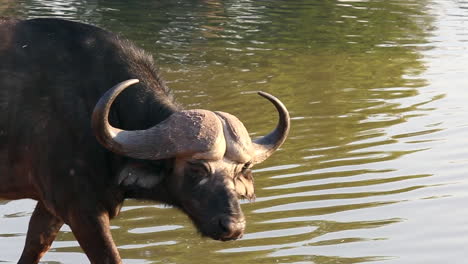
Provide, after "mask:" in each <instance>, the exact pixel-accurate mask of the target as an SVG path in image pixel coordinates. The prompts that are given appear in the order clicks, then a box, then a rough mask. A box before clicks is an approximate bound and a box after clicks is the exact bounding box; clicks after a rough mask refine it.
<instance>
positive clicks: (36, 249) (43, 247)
mask: <svg viewBox="0 0 468 264" xmlns="http://www.w3.org/2000/svg"><path fill="white" fill-rule="evenodd" d="M62 225H63V221H62V220H61V219H59V218H57V217H55V216H54V215H52V214H51V213H50V212H49V211H48V210H47V209H46V208H45V206H44V205H43V204H42V202H40V201H39V202H38V203H37V205H36V209H34V212H33V214H32V216H31V219H30V220H29V228H28V234H27V235H26V243H25V246H24V249H23V254H22V255H21V258H20V260H19V261H18V263H19V264H32V263H38V262H39V260H40V259H41V257H42V256H43V255H44V254H45V253H46V252H47V250H49V248H50V245H51V244H52V242H53V241H54V239H55V237H56V236H57V233H58V231H59V230H60V228H61V227H62Z"/></svg>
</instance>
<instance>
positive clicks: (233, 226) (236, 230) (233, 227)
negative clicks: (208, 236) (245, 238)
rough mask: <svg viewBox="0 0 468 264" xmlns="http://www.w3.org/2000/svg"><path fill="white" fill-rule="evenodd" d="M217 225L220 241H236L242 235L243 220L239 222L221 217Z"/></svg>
mask: <svg viewBox="0 0 468 264" xmlns="http://www.w3.org/2000/svg"><path fill="white" fill-rule="evenodd" d="M218 225H219V228H220V230H221V233H222V234H221V239H222V240H231V239H238V238H240V237H242V234H243V233H244V229H245V220H241V221H239V220H237V219H232V218H231V217H228V216H223V217H220V218H219V219H218Z"/></svg>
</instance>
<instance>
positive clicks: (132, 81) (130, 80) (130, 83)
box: [124, 79, 140, 85]
mask: <svg viewBox="0 0 468 264" xmlns="http://www.w3.org/2000/svg"><path fill="white" fill-rule="evenodd" d="M124 82H126V83H128V84H129V85H132V84H135V83H139V82H140V80H138V79H128V80H126V81H124Z"/></svg>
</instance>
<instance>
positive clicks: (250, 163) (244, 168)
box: [242, 161, 252, 172]
mask: <svg viewBox="0 0 468 264" xmlns="http://www.w3.org/2000/svg"><path fill="white" fill-rule="evenodd" d="M251 165H252V162H250V161H249V162H247V163H245V164H244V166H243V167H242V172H246V171H247V170H249V169H250V166H251Z"/></svg>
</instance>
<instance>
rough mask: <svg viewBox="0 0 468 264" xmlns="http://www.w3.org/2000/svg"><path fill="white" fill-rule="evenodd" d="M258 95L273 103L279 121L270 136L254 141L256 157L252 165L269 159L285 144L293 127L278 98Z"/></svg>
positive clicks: (286, 111)
mask: <svg viewBox="0 0 468 264" xmlns="http://www.w3.org/2000/svg"><path fill="white" fill-rule="evenodd" d="M258 94H259V95H260V96H262V97H265V98H266V99H268V100H269V101H270V102H271V103H273V105H274V106H275V107H276V110H277V111H278V115H279V121H278V124H277V125H276V128H275V129H274V130H273V131H271V132H270V133H269V134H268V135H266V136H264V137H262V138H259V139H256V140H254V141H253V143H254V148H255V157H254V159H253V161H252V163H254V164H257V163H260V162H262V161H264V160H265V159H267V158H268V157H269V156H270V155H271V154H273V152H275V150H277V149H278V148H279V147H280V146H281V145H282V144H283V143H284V141H285V140H286V137H287V136H288V133H289V128H290V126H291V121H290V120H289V113H288V110H287V109H286V107H285V106H284V104H283V103H282V102H281V101H280V100H279V99H278V98H276V97H274V96H273V95H271V94H268V93H265V92H258Z"/></svg>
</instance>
